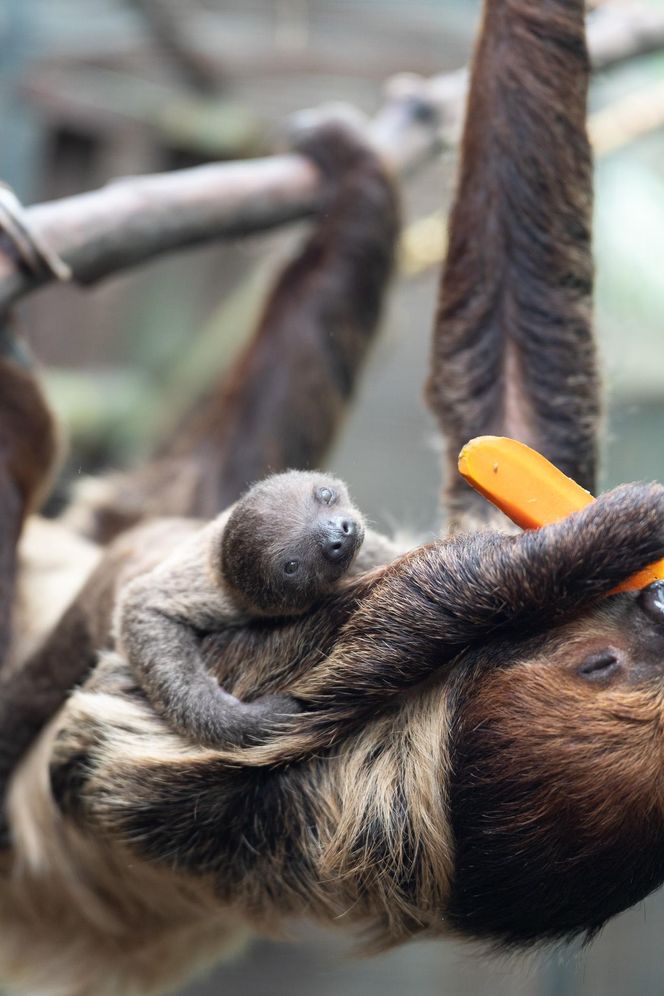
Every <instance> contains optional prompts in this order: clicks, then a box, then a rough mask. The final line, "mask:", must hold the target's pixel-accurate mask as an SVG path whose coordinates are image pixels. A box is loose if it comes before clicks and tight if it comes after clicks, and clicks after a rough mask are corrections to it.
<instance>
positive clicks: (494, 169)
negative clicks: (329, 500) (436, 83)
mask: <svg viewBox="0 0 664 996" xmlns="http://www.w3.org/2000/svg"><path fill="white" fill-rule="evenodd" d="M588 75H589V63H588V55H587V52H586V47H585V40H584V36H583V28H582V25H581V23H580V4H578V3H576V2H574V3H571V4H570V3H562V2H558V3H556V2H551V0H547V2H545V3H529V2H528V0H496V2H495V3H489V4H487V5H486V7H485V14H484V24H483V30H482V34H481V37H480V40H479V44H478V47H477V53H476V59H475V66H474V71H473V81H472V87H471V93H470V103H469V105H468V112H467V114H468V116H467V121H468V126H467V127H466V132H465V136H464V141H463V154H462V168H461V175H460V179H459V190H458V195H457V198H456V203H455V206H454V210H453V213H452V218H451V227H450V246H449V254H448V261H447V266H446V269H445V272H444V275H443V282H442V287H441V298H440V305H439V309H438V315H437V319H436V322H437V328H438V330H439V334H437V335H436V336H435V337H434V343H433V352H432V365H431V376H430V380H429V383H428V387H427V397H428V400H429V404H430V406H431V408H432V410H433V412H434V414H435V415H436V416H437V418H438V421H439V423H440V426H441V429H442V430H443V432H444V433H445V436H446V439H447V452H448V478H447V480H448V485H447V486H448V490H447V495H446V499H447V505H448V508H449V510H450V513H451V523H450V527H451V528H452V529H455V528H461V527H463V525H464V522H465V521H466V519H468V518H469V517H470V516H471V515H472V516H473V517H475V518H480V519H482V518H484V519H486V517H487V515H488V514H490V510H489V506H488V505H487V504H486V503H485V502H484V501H483V500H482V499H480V498H479V496H478V495H477V494H476V493H475V492H472V491H471V490H470V488H469V487H468V485H467V484H466V483H465V481H464V480H463V479H462V478H461V477H460V476H459V475H458V474H457V472H456V463H457V457H458V454H459V450H460V449H461V447H462V446H463V445H464V444H465V443H466V442H467V441H468V440H469V439H472V437H473V436H478V435H481V434H483V433H498V434H501V435H507V436H512V437H514V438H516V439H521V440H523V442H526V443H528V444H529V445H531V446H534V447H535V448H536V449H539V450H540V451H541V452H542V453H544V454H545V456H547V457H548V458H549V459H550V460H551V461H552V462H553V463H555V464H556V466H558V467H560V468H561V470H564V472H565V473H566V474H569V475H570V476H571V477H572V478H574V480H577V481H578V482H579V483H580V484H582V485H583V486H584V487H585V488H588V490H590V491H594V487H595V463H596V443H597V440H596V435H597V416H598V409H599V402H598V387H597V372H596V363H595V345H594V341H593V336H592V325H591V309H592V285H593V262H592V256H591V251H590V239H591V221H592V217H591V214H592V183H591V180H592V174H591V170H592V163H591V155H590V148H589V144H588V139H587V136H586V130H585V115H586V91H587V86H588Z"/></svg>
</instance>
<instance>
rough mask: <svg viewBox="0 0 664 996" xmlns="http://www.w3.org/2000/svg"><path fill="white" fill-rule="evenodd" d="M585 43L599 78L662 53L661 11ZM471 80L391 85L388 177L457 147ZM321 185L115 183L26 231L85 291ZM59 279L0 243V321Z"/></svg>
mask: <svg viewBox="0 0 664 996" xmlns="http://www.w3.org/2000/svg"><path fill="white" fill-rule="evenodd" d="M589 43H590V49H591V55H592V59H593V65H594V66H595V68H597V69H600V68H601V69H604V68H607V67H609V66H613V65H615V64H616V63H618V62H621V61H624V60H625V59H628V58H632V57H634V56H635V55H636V54H639V53H642V52H650V51H654V50H656V49H658V48H662V47H664V10H656V9H655V8H647V9H645V10H642V11H639V10H634V11H621V10H616V9H615V8H609V9H606V10H605V9H604V8H602V9H600V10H599V11H597V12H596V13H595V14H594V15H593V16H592V19H591V24H590V30H589ZM466 89H467V72H466V70H460V71H458V72H455V73H448V74H445V75H442V76H436V77H432V78H431V79H428V80H426V79H422V78H419V77H416V76H412V75H402V76H398V77H395V78H394V79H393V80H391V81H390V82H389V83H388V86H387V92H386V101H385V104H384V106H383V108H382V109H381V111H380V112H379V113H378V115H377V116H376V117H375V118H374V119H373V121H372V122H371V123H370V124H369V131H370V135H371V138H372V140H373V141H374V143H375V145H376V147H377V148H378V149H379V151H380V152H381V153H382V155H383V156H384V158H385V159H386V161H387V163H388V164H389V165H390V166H391V168H392V169H393V170H394V171H395V172H398V173H402V174H408V173H410V172H411V171H412V170H414V169H416V168H417V167H418V166H419V165H420V164H421V163H422V162H424V161H426V160H427V159H429V158H430V157H431V156H432V154H434V153H435V152H437V151H439V150H440V148H441V147H444V146H454V145H456V144H457V142H458V139H459V135H460V130H461V122H462V120H463V114H464V108H465V98H466ZM320 194H321V179H320V176H319V175H318V172H317V170H316V169H315V168H314V166H313V165H312V164H311V163H310V162H308V161H307V160H305V159H303V158H302V157H301V156H297V155H288V156H274V157H269V158H265V159H261V160H252V161H248V162H236V163H224V164H219V165H212V166H199V167H197V168H195V169H190V170H181V171H177V172H172V173H167V174H159V175H154V176H143V177H133V178H128V179H123V180H118V181H115V182H113V183H111V184H109V185H108V186H107V187H104V188H102V189H101V190H98V191H95V192H93V193H88V194H82V195H79V196H76V197H69V198H64V199H62V200H59V201H53V202H51V203H48V204H40V205H35V206H34V207H31V208H28V209H27V210H26V211H25V223H26V225H27V226H28V227H29V228H30V229H31V230H32V231H34V233H35V235H36V236H37V237H38V238H39V241H40V242H41V243H42V244H44V245H46V246H48V247H49V248H50V249H51V250H52V251H53V252H54V253H55V254H57V256H59V257H61V258H62V259H63V260H64V262H65V264H67V265H68V266H69V267H70V268H71V271H72V274H73V279H74V280H75V281H76V282H77V283H81V284H88V283H93V282H95V281H97V280H100V279H102V278H103V277H106V276H108V275H110V274H112V273H117V272H119V271H120V270H123V269H126V268H128V267H131V266H134V265H136V264H137V263H140V262H142V261H144V260H147V259H152V258H154V257H155V256H158V255H160V254H162V253H166V252H170V251H172V250H175V249H180V248H184V247H186V246H191V245H197V244H201V243H204V242H206V241H210V240H213V239H221V238H230V237H235V236H238V235H243V234H247V233H251V232H256V231H260V230H263V229H269V228H274V227H276V226H278V225H282V224H284V223H286V222H289V221H294V220H296V219H298V218H304V217H307V216H308V215H310V214H311V213H312V212H313V211H315V209H316V206H317V204H318V202H319V198H320ZM51 279H53V276H52V274H51V273H48V272H46V271H44V272H37V273H35V272H28V270H27V269H26V268H25V266H24V265H22V264H21V262H20V261H19V259H18V257H17V254H16V252H15V251H14V250H13V247H12V246H11V245H10V243H9V240H8V239H7V237H6V236H4V237H3V236H0V319H1V318H2V316H3V314H4V313H5V312H6V311H7V309H8V308H9V307H10V306H11V305H12V304H13V303H14V302H15V301H16V300H18V299H19V298H20V297H22V296H24V295H25V294H27V293H29V292H30V291H32V290H34V289H35V288H36V287H39V286H41V285H43V284H45V283H47V282H48V281H49V280H51Z"/></svg>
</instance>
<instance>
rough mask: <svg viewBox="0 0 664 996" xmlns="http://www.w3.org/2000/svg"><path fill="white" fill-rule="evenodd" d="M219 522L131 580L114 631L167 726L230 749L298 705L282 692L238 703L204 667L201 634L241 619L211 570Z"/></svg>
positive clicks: (239, 610) (226, 589) (228, 591)
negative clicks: (150, 569) (151, 568)
mask: <svg viewBox="0 0 664 996" xmlns="http://www.w3.org/2000/svg"><path fill="white" fill-rule="evenodd" d="M227 518H228V515H227V514H224V515H222V516H220V517H219V518H218V519H215V520H214V521H213V522H212V523H210V524H209V525H208V526H205V527H204V528H203V529H201V531H200V532H199V533H197V534H196V535H195V536H194V537H192V538H191V539H190V540H189V541H188V542H186V543H185V544H184V545H183V546H182V547H180V548H179V549H178V550H177V552H176V553H174V554H173V555H172V556H171V557H169V558H168V559H167V560H166V561H164V563H163V564H161V565H159V566H158V567H157V568H155V569H154V570H152V571H150V572H149V573H148V574H143V575H141V577H139V578H137V579H136V580H134V581H132V582H131V584H129V585H128V586H127V588H126V590H125V592H124V594H123V597H122V600H121V602H120V605H119V609H118V613H117V616H116V627H115V628H116V635H117V641H118V649H119V651H120V652H121V653H123V654H124V655H125V656H126V657H127V660H128V661H129V663H130V665H131V667H132V669H133V670H134V673H135V674H136V677H137V678H138V680H139V682H140V684H141V687H142V688H143V690H144V691H145V693H146V695H147V697H148V699H149V700H150V703H151V704H152V706H153V707H154V708H155V709H156V710H157V711H158V712H159V713H160V714H161V715H163V716H164V717H165V718H166V719H167V720H168V722H169V723H170V725H172V726H174V727H175V728H176V729H177V730H178V732H180V733H182V734H184V735H185V736H187V737H188V738H189V739H191V740H194V741H196V742H197V743H208V744H214V745H215V746H229V747H230V746H242V745H245V744H249V743H252V742H254V743H255V742H257V741H259V740H261V739H262V738H263V737H264V736H265V734H266V733H267V732H268V730H269V728H270V727H271V726H272V725H273V724H275V723H276V722H278V721H279V719H280V718H283V717H285V716H286V715H288V714H291V715H292V714H293V713H296V712H297V711H298V707H297V704H296V702H295V700H294V699H292V698H291V697H290V696H287V695H269V696H264V697H263V698H260V699H257V700H255V701H254V702H241V701H240V700H239V699H237V698H236V697H235V696H234V695H231V694H230V693H229V692H226V691H224V690H223V688H221V687H220V685H219V684H218V682H217V681H216V679H215V678H213V677H212V676H211V675H210V674H208V672H207V671H206V670H205V667H204V664H203V660H202V657H201V651H200V644H201V639H202V637H203V635H204V634H205V633H210V632H214V631H218V630H220V629H222V628H224V627H225V626H233V625H238V624H241V623H243V622H247V621H248V618H249V617H248V615H247V613H246V611H243V610H242V608H240V607H239V606H238V605H237V604H236V603H235V601H234V599H233V594H232V591H231V589H230V588H229V587H228V586H226V585H225V584H224V580H223V576H219V575H218V574H216V573H215V571H214V570H213V566H212V555H213V553H214V551H216V550H218V549H219V547H220V544H221V538H222V534H223V530H224V526H225V521H226V520H227Z"/></svg>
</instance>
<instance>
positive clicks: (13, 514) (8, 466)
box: [0, 328, 57, 663]
mask: <svg viewBox="0 0 664 996" xmlns="http://www.w3.org/2000/svg"><path fill="white" fill-rule="evenodd" d="M56 452H57V442H56V431H55V423H54V421H53V418H52V416H51V413H50V411H49V408H48V406H47V404H46V401H45V399H44V395H43V393H42V391H41V388H40V387H39V384H38V383H37V381H36V379H35V377H34V375H33V374H32V372H31V371H30V369H29V367H28V365H27V363H26V361H25V359H24V353H23V352H22V351H21V350H20V349H19V347H18V344H17V342H16V339H15V338H14V336H13V335H12V333H11V332H10V330H9V329H7V328H2V329H0V520H1V523H2V525H1V529H2V541H1V542H0V662H2V663H4V662H5V660H6V658H7V653H8V645H9V635H10V613H11V606H12V592H13V588H14V579H15V573H16V552H15V548H16V542H17V540H18V536H19V532H20V529H21V525H22V523H23V521H24V519H25V516H26V515H27V514H28V513H29V512H30V511H34V510H35V509H36V507H37V505H38V503H39V500H40V498H41V497H43V495H44V491H45V489H46V486H47V484H48V482H49V481H50V477H51V473H52V470H53V465H54V463H55V458H56Z"/></svg>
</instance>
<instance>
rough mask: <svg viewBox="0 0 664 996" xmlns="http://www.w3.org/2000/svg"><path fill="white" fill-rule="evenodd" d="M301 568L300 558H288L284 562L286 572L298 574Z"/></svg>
mask: <svg viewBox="0 0 664 996" xmlns="http://www.w3.org/2000/svg"><path fill="white" fill-rule="evenodd" d="M299 569H300V561H299V560H287V561H286V563H285V564H284V574H297V572H298V571H299Z"/></svg>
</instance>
